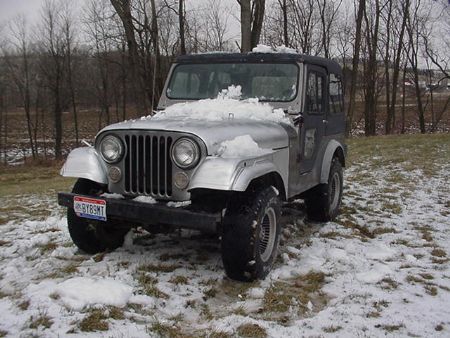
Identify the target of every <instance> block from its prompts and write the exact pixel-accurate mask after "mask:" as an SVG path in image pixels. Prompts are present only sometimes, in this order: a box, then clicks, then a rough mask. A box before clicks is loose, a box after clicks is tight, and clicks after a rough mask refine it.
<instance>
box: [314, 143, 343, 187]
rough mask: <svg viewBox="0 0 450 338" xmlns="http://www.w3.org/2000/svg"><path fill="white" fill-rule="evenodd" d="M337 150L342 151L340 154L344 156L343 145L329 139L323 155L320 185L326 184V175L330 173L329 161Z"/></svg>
mask: <svg viewBox="0 0 450 338" xmlns="http://www.w3.org/2000/svg"><path fill="white" fill-rule="evenodd" d="M338 148H341V149H342V153H343V154H344V156H345V147H344V145H343V143H340V142H338V141H337V140H336V139H334V138H333V139H330V141H329V142H328V145H327V148H326V150H325V152H324V154H323V160H322V168H321V171H320V183H328V175H329V173H330V166H331V161H332V159H333V154H334V153H335V151H336V150H337V149H338Z"/></svg>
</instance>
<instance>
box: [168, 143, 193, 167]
mask: <svg viewBox="0 0 450 338" xmlns="http://www.w3.org/2000/svg"><path fill="white" fill-rule="evenodd" d="M172 159H173V161H174V162H175V164H176V165H177V166H178V167H180V168H181V169H190V168H192V167H194V166H195V165H196V164H197V163H198V160H199V159H200V149H199V147H198V145H197V143H195V142H194V141H192V140H190V139H188V138H180V139H179V140H178V141H177V142H175V144H174V145H173V147H172Z"/></svg>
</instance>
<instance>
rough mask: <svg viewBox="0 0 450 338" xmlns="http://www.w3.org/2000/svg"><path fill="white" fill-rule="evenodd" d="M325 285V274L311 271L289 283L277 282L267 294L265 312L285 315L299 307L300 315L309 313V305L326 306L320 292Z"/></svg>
mask: <svg viewBox="0 0 450 338" xmlns="http://www.w3.org/2000/svg"><path fill="white" fill-rule="evenodd" d="M324 283H325V274H324V273H322V272H315V271H310V272H308V273H307V274H305V275H300V276H298V277H297V278H295V279H291V280H288V281H277V282H275V283H273V284H272V285H271V286H270V287H269V288H268V289H267V290H266V292H265V294H264V298H263V311H264V312H267V313H284V312H286V311H288V310H289V309H290V308H291V307H297V308H298V310H299V314H304V313H305V312H307V311H308V303H309V302H311V303H313V305H316V307H320V306H324V305H325V304H326V302H327V299H326V298H325V296H324V295H323V294H322V293H321V292H320V290H321V288H322V286H323V285H324Z"/></svg>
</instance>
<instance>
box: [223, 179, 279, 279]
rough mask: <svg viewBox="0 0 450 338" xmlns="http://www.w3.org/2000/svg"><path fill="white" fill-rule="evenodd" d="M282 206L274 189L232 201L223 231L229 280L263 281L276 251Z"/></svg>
mask: <svg viewBox="0 0 450 338" xmlns="http://www.w3.org/2000/svg"><path fill="white" fill-rule="evenodd" d="M280 215H281V203H280V200H279V198H278V194H277V193H276V191H275V189H274V188H273V187H268V188H265V189H260V190H253V189H251V191H247V192H245V193H242V194H240V195H237V196H236V198H232V200H231V202H230V204H229V205H228V207H227V210H226V213H225V216H224V221H223V231H222V247H221V250H222V261H223V265H224V268H225V272H226V274H227V276H228V277H230V278H231V279H235V280H238V281H245V282H250V281H253V280H256V279H264V278H265V277H266V276H267V274H268V273H269V271H270V269H271V267H272V264H273V262H274V260H275V258H276V255H277V251H278V242H279V238H280V229H281V224H280Z"/></svg>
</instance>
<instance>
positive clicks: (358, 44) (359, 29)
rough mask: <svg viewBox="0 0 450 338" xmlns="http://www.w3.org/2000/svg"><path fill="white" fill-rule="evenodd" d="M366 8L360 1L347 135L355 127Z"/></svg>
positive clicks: (361, 0) (362, 1) (360, 0)
mask: <svg viewBox="0 0 450 338" xmlns="http://www.w3.org/2000/svg"><path fill="white" fill-rule="evenodd" d="M365 8H366V1H365V0H358V11H357V14H356V33H355V44H354V48H353V61H352V75H351V81H350V98H349V105H348V113H347V122H346V133H347V135H348V134H350V133H351V130H352V127H353V116H354V110H355V98H356V88H357V83H356V82H357V78H358V67H359V55H360V51H361V36H362V34H361V33H362V20H363V16H364V12H365Z"/></svg>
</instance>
